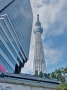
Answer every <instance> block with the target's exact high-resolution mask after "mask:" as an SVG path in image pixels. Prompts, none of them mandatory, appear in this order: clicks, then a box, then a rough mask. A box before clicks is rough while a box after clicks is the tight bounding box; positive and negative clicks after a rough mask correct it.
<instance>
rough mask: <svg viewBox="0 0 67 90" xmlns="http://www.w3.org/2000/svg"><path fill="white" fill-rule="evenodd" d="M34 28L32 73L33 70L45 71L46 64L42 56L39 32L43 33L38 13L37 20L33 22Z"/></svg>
mask: <svg viewBox="0 0 67 90" xmlns="http://www.w3.org/2000/svg"><path fill="white" fill-rule="evenodd" d="M35 26H36V29H35V30H34V34H35V48H34V62H33V74H35V71H37V72H38V74H39V73H40V72H42V73H45V72H46V65H45V58H44V50H43V45H42V38H41V34H42V33H43V28H42V27H41V23H40V21H39V14H38V15H37V22H36V23H35Z"/></svg>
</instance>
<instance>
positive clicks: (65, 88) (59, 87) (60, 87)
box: [56, 84, 67, 90]
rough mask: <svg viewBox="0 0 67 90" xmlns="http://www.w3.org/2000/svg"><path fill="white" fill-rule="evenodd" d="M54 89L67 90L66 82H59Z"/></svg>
mask: <svg viewBox="0 0 67 90" xmlns="http://www.w3.org/2000/svg"><path fill="white" fill-rule="evenodd" d="M56 90H67V84H61V85H60V86H58V87H56Z"/></svg>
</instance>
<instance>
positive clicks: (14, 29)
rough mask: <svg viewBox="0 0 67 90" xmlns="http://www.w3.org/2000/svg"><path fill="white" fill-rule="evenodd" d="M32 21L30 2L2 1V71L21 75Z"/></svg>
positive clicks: (0, 42) (0, 62)
mask: <svg viewBox="0 0 67 90" xmlns="http://www.w3.org/2000/svg"><path fill="white" fill-rule="evenodd" d="M32 21H33V14H32V9H31V5H30V0H6V1H5V0H0V71H6V72H10V73H20V71H21V68H22V67H24V64H25V62H27V60H28V55H29V47H30V38H31V31H32ZM1 67H3V69H1ZM5 69H6V70H5Z"/></svg>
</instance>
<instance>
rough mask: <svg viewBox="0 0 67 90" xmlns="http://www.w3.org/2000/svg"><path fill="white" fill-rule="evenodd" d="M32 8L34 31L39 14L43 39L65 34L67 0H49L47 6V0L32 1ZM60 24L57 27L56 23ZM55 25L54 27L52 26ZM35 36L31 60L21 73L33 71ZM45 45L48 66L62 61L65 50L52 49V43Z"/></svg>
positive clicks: (32, 39)
mask: <svg viewBox="0 0 67 90" xmlns="http://www.w3.org/2000/svg"><path fill="white" fill-rule="evenodd" d="M30 1H31V6H32V10H33V17H34V21H33V30H34V29H35V22H36V18H37V14H39V15H40V21H41V24H42V27H43V29H44V30H43V36H42V38H43V39H46V38H47V37H49V36H50V35H52V36H53V37H54V36H55V37H56V36H57V35H61V34H64V33H65V28H67V13H66V10H65V8H66V7H65V6H67V0H48V1H49V3H48V4H45V3H44V2H45V1H46V0H30ZM38 6H39V7H38ZM56 22H59V27H58V28H56V27H55V23H56ZM51 25H53V26H51ZM34 42H35V41H34V34H33V32H32V37H31V47H30V54H29V60H28V62H27V63H26V64H25V66H24V68H23V69H22V71H21V72H26V73H27V72H29V71H32V64H33V58H34ZM43 45H44V53H45V59H46V63H47V66H48V63H49V64H51V65H53V64H56V63H59V62H60V61H62V57H63V54H64V48H63V47H60V48H59V49H58V48H51V46H53V42H52V41H49V42H48V41H47V42H46V43H43Z"/></svg>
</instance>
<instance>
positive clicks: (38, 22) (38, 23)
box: [35, 14, 41, 26]
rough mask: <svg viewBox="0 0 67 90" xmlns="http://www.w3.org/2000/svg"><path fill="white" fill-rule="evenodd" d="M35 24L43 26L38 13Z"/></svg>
mask: <svg viewBox="0 0 67 90" xmlns="http://www.w3.org/2000/svg"><path fill="white" fill-rule="evenodd" d="M35 26H41V23H40V21H39V14H37V22H36V23H35Z"/></svg>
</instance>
